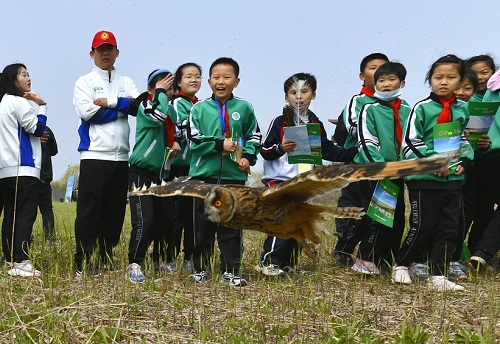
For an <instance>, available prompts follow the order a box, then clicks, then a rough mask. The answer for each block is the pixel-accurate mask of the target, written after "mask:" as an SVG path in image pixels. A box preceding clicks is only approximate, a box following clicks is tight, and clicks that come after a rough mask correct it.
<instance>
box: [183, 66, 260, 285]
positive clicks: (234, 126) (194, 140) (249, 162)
mask: <svg viewBox="0 0 500 344" xmlns="http://www.w3.org/2000/svg"><path fill="white" fill-rule="evenodd" d="M238 75H239V66H238V63H237V62H236V61H234V60H233V59H231V58H227V57H221V58H219V59H217V60H215V61H214V62H213V63H212V65H211V66H210V71H209V80H208V83H209V85H210V88H211V89H212V92H213V94H212V97H210V98H208V99H205V100H203V101H199V102H197V103H196V104H195V105H193V107H192V108H191V114H190V117H189V122H190V132H189V134H188V137H189V139H190V140H191V152H192V156H191V164H190V167H189V175H190V176H191V177H192V178H193V179H198V180H203V181H205V182H206V183H212V184H239V185H244V184H245V181H246V180H247V176H248V173H249V172H250V166H253V165H255V162H256V161H257V154H259V151H260V143H261V139H262V135H261V133H260V129H259V125H258V124H257V119H256V117H255V114H254V111H253V108H252V106H251V105H250V103H248V102H247V101H245V100H243V99H240V98H236V97H234V96H233V90H234V88H235V87H236V86H238V84H239V82H240V79H239V77H238ZM237 145H240V146H241V147H242V149H243V152H242V157H241V159H240V160H239V161H236V162H235V161H234V160H233V159H232V158H231V154H230V153H233V152H235V151H236V148H237ZM194 228H195V247H194V252H193V265H194V270H195V272H194V273H193V274H191V275H189V278H190V279H191V280H193V281H196V282H203V281H204V280H205V279H206V278H207V272H206V270H207V269H208V267H209V266H210V265H209V264H210V260H211V258H212V256H213V250H214V242H215V234H216V233H217V241H218V244H219V249H220V251H221V265H220V271H221V273H222V280H221V281H222V282H223V283H226V284H228V285H230V286H238V287H242V286H245V285H246V284H247V282H246V280H245V279H243V278H241V277H240V275H239V270H240V265H241V253H242V249H243V245H242V243H243V242H242V233H241V230H238V228H236V229H231V228H226V227H224V226H221V225H218V224H216V223H213V222H211V221H210V220H209V219H208V218H207V216H206V215H205V213H204V201H203V200H202V199H196V200H195V205H194Z"/></svg>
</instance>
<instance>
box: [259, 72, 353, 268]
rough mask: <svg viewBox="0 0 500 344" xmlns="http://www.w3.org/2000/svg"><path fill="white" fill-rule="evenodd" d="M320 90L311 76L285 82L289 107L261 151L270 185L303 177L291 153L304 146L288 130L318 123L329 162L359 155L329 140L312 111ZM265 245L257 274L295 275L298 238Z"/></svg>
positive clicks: (269, 239)
mask: <svg viewBox="0 0 500 344" xmlns="http://www.w3.org/2000/svg"><path fill="white" fill-rule="evenodd" d="M316 87H317V81H316V78H315V77H314V76H313V75H311V74H309V73H297V74H294V75H292V76H291V77H289V78H288V79H286V80H285V84H284V91H285V101H286V102H287V103H288V105H286V106H285V107H284V108H283V114H282V115H280V116H278V117H276V118H274V119H273V120H272V121H271V124H270V126H269V129H268V131H267V135H266V139H265V141H264V143H263V144H262V148H261V155H262V157H263V158H264V165H263V166H264V171H263V173H262V182H263V183H264V184H265V185H266V186H273V185H276V184H278V183H283V182H285V181H287V180H290V179H291V178H293V177H295V176H296V175H298V174H299V167H298V164H293V163H290V160H289V158H290V156H289V154H290V153H291V152H292V151H294V150H295V151H296V152H298V151H299V149H302V148H303V147H298V146H297V142H296V141H295V140H291V139H288V138H286V137H285V135H286V134H285V129H286V128H290V127H296V126H301V125H302V126H303V125H307V124H308V123H309V124H311V123H315V124H317V125H318V127H319V133H318V134H319V135H318V137H319V138H320V139H319V140H318V141H319V142H318V143H319V147H320V150H321V155H322V158H323V159H325V160H330V161H342V162H350V161H351V160H352V158H353V157H354V156H355V155H356V153H357V149H356V148H355V147H352V148H348V149H344V148H342V147H338V146H336V145H335V144H334V143H333V142H331V141H330V140H328V138H327V136H326V132H325V129H324V127H323V123H321V121H320V120H319V118H318V117H317V116H316V115H315V114H314V113H313V112H312V111H311V110H309V106H310V104H311V102H312V101H313V100H314V98H316ZM306 154H307V149H306ZM320 160H321V159H320ZM263 246H264V247H263V252H262V258H261V262H260V264H259V265H258V266H256V270H257V271H260V272H262V273H263V274H264V275H268V276H276V275H281V276H283V275H285V274H286V273H291V272H293V270H294V267H295V265H296V264H297V261H298V254H299V250H300V246H299V245H298V243H297V241H296V240H295V239H281V238H277V237H273V236H268V237H267V239H266V240H265V242H264V245H263Z"/></svg>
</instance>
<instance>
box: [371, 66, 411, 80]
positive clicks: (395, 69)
mask: <svg viewBox="0 0 500 344" xmlns="http://www.w3.org/2000/svg"><path fill="white" fill-rule="evenodd" d="M390 74H394V75H396V76H397V77H398V78H399V81H404V80H405V78H406V68H405V66H403V64H402V63H399V62H386V63H384V64H383V65H381V66H380V67H378V68H377V71H376V72H375V77H374V80H375V83H376V82H377V79H378V78H380V77H381V76H383V75H390Z"/></svg>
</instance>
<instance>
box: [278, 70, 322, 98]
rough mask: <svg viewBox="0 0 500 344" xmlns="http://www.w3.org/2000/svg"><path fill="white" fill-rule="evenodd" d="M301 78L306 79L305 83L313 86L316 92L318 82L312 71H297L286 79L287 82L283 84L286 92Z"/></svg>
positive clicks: (312, 88)
mask: <svg viewBox="0 0 500 344" xmlns="http://www.w3.org/2000/svg"><path fill="white" fill-rule="evenodd" d="M300 80H304V82H305V84H308V85H309V87H311V90H312V91H313V92H316V88H317V85H318V82H317V81H316V77H315V76H314V75H312V74H310V73H295V74H294V75H292V76H291V77H289V78H288V79H286V80H285V84H284V85H283V89H284V91H285V94H287V93H288V90H290V87H292V85H293V84H296V83H297V82H298V81H300Z"/></svg>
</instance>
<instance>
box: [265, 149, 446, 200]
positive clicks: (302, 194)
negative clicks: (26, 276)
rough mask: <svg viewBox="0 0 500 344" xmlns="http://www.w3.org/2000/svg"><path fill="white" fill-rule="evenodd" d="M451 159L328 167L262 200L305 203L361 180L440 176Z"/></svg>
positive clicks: (276, 188) (274, 189)
mask: <svg viewBox="0 0 500 344" xmlns="http://www.w3.org/2000/svg"><path fill="white" fill-rule="evenodd" d="M451 159H452V156H441V155H439V156H433V157H430V158H422V159H410V160H403V161H395V162H383V163H371V164H349V165H328V166H321V167H318V168H315V169H314V170H311V171H308V172H305V173H302V174H299V175H298V176H296V177H295V178H292V179H290V180H289V181H287V182H285V183H281V184H277V185H276V186H273V187H270V188H268V189H266V190H265V191H264V192H263V193H262V196H261V198H262V199H265V200H266V201H274V200H278V199H283V198H288V199H293V200H294V201H297V202H305V201H307V200H310V199H312V198H315V197H318V196H321V195H323V194H326V193H328V192H331V191H333V190H336V189H341V188H343V187H344V186H346V185H347V184H349V183H351V182H353V181H358V180H380V179H385V178H388V179H398V178H403V177H407V176H412V175H417V174H423V173H434V172H438V171H440V170H441V169H443V167H444V166H446V165H447V164H448V163H449V161H450V160H451Z"/></svg>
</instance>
